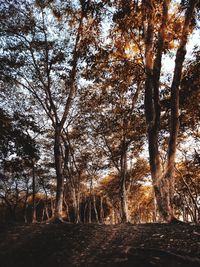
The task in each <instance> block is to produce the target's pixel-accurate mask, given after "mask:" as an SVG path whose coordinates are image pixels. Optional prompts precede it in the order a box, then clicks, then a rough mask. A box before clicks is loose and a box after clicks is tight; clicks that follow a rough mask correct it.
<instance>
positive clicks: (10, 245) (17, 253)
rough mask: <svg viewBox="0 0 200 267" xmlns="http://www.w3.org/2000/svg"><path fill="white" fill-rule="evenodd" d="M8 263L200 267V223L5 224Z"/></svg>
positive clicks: (0, 258) (1, 238)
mask: <svg viewBox="0 0 200 267" xmlns="http://www.w3.org/2000/svg"><path fill="white" fill-rule="evenodd" d="M0 265H1V266H2V267H18V266H20V267H67V266H72V267H73V266H85V267H96V266H107V267H123V266H124V267H126V266H127V267H128V266H130V267H179V266H186V267H200V226H199V225H196V226H195V225H168V224H144V225H142V224H141V225H130V224H120V225H96V224H93V225H82V224H79V225H73V224H47V225H45V224H36V225H15V226H6V225H1V231H0Z"/></svg>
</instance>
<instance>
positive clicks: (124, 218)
mask: <svg viewBox="0 0 200 267" xmlns="http://www.w3.org/2000/svg"><path fill="white" fill-rule="evenodd" d="M126 176H127V154H126V149H125V148H123V152H122V156H121V174H120V203H121V221H122V223H126V222H128V221H129V216H128V205H127V192H126Z"/></svg>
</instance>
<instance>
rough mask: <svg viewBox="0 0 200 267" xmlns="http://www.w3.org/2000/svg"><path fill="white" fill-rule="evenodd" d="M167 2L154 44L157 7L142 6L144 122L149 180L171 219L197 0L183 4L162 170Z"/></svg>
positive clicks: (164, 213)
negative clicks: (182, 90)
mask: <svg viewBox="0 0 200 267" xmlns="http://www.w3.org/2000/svg"><path fill="white" fill-rule="evenodd" d="M170 2H171V1H167V0H166V1H163V2H162V13H161V22H160V28H159V29H158V39H157V41H156V43H155V36H154V35H155V25H156V21H155V20H156V18H157V17H156V14H157V12H156V10H157V7H156V5H155V3H154V1H149V3H148V5H146V6H145V10H146V14H147V23H148V24H147V31H146V40H145V69H146V81H145V114H146V122H147V133H148V143H149V157H150V167H151V176H152V180H153V185H154V190H155V195H156V200H157V205H158V209H159V213H160V215H161V217H162V218H163V220H165V221H168V222H170V221H173V220H174V214H173V206H172V198H173V190H174V165H175V158H176V146H177V137H178V130H179V86H180V81H181V74H182V69H183V62H184V58H185V54H186V43H187V40H188V36H189V34H190V33H191V30H192V25H191V23H192V19H193V18H194V10H195V5H196V4H197V2H198V1H194V0H191V1H189V3H188V5H187V6H186V8H185V9H186V11H185V16H184V21H183V23H182V27H181V35H180V39H179V45H178V49H177V53H176V59H175V68H174V73H173V80H172V85H171V114H170V136H169V143H168V150H167V162H166V165H165V169H164V171H163V170H162V166H161V159H160V153H159V140H158V138H159V136H158V134H159V127H160V97H159V94H160V93H159V87H160V73H161V63H162V55H163V52H164V45H165V41H166V34H167V25H168V24H167V23H168V21H169V17H168V11H169V8H170Z"/></svg>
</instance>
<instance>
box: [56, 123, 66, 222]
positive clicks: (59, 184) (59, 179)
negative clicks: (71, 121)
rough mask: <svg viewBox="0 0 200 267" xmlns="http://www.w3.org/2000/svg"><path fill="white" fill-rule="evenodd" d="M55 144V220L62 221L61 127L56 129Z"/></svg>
mask: <svg viewBox="0 0 200 267" xmlns="http://www.w3.org/2000/svg"><path fill="white" fill-rule="evenodd" d="M54 142H55V143H54V158H55V168H56V178H57V188H56V203H55V214H54V218H55V219H59V220H62V210H63V192H64V179H63V173H62V153H61V130H60V127H59V126H56V127H55V140H54Z"/></svg>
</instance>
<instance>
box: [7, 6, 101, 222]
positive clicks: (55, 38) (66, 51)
mask: <svg viewBox="0 0 200 267" xmlns="http://www.w3.org/2000/svg"><path fill="white" fill-rule="evenodd" d="M98 10H99V8H98V3H97V4H96V3H93V4H91V5H90V4H89V2H86V1H80V2H79V3H77V5H74V4H73V3H71V2H70V1H67V2H66V3H65V5H64V6H63V5H61V3H60V2H58V3H53V1H51V3H50V2H44V1H36V7H35V6H34V4H33V3H32V2H31V3H30V5H29V6H28V5H27V4H26V3H25V4H24V5H23V6H22V7H19V6H17V5H10V6H6V7H5V10H4V13H3V16H4V18H5V22H4V25H3V26H4V28H3V29H4V30H3V34H4V35H5V36H4V37H5V39H6V40H7V41H6V43H7V45H4V46H5V50H6V51H9V52H8V53H7V54H5V55H4V57H3V59H4V62H5V63H6V64H7V65H6V66H7V69H6V71H7V74H4V79H5V77H7V79H11V80H12V82H14V83H15V84H17V85H18V86H22V87H24V88H25V89H26V90H27V91H28V92H29V93H31V94H32V96H33V97H34V99H35V101H36V102H37V103H38V104H39V105H40V106H41V107H42V109H43V111H44V113H45V115H46V116H47V118H48V120H49V121H50V122H51V124H52V127H53V129H54V159H55V169H56V177H57V191H56V192H57V194H56V208H55V214H54V217H55V218H58V219H61V218H62V206H63V190H64V176H63V161H62V151H61V149H62V135H63V129H64V128H67V127H68V119H69V114H70V112H72V109H71V108H72V104H73V101H74V98H75V95H76V91H77V86H78V81H77V76H78V75H77V73H78V71H79V69H81V64H83V63H81V60H82V61H84V58H85V56H86V55H87V53H89V47H90V44H91V43H92V42H93V41H94V39H92V35H89V31H91V30H93V31H96V30H98V29H96V27H98V24H97V21H98V16H99V13H98ZM6 12H8V13H12V14H14V16H10V17H9V16H8V15H7V13H6ZM50 12H52V14H53V15H54V16H53V15H52V16H51V17H50V16H49V13H50ZM95 18H96V21H95ZM13 21H14V23H13ZM16 21H18V23H17V25H16ZM66 29H67V31H68V32H70V34H71V36H70V34H69V35H68V34H67V33H66ZM52 31H53V33H52ZM61 32H62V34H61ZM86 43H87V46H86V45H85V44H86ZM8 54H9V57H7V55H8ZM6 58H7V59H6ZM14 61H15V62H17V63H16V64H14ZM78 64H79V65H78ZM11 73H12V75H10V74H11Z"/></svg>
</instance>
